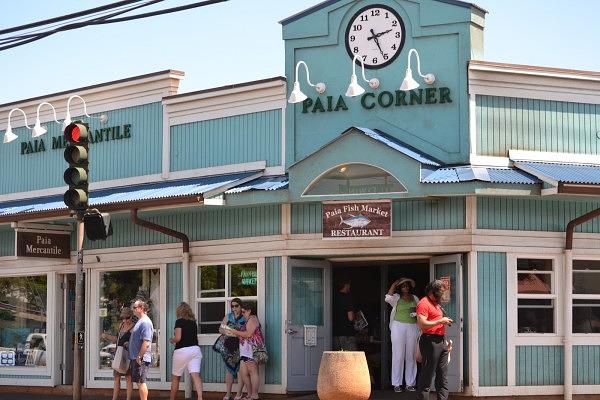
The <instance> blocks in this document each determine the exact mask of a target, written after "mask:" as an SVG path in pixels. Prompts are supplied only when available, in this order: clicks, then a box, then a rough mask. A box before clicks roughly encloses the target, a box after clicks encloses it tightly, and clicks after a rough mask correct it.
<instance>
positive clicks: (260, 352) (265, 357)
mask: <svg viewBox="0 0 600 400" xmlns="http://www.w3.org/2000/svg"><path fill="white" fill-rule="evenodd" d="M252 358H253V359H254V362H256V363H257V364H260V365H262V364H266V363H267V361H269V353H267V349H266V348H265V347H264V346H262V347H259V346H254V345H253V346H252Z"/></svg>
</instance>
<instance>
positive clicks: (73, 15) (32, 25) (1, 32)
mask: <svg viewBox="0 0 600 400" xmlns="http://www.w3.org/2000/svg"><path fill="white" fill-rule="evenodd" d="M139 1H142V0H123V1H119V2H117V3H112V4H107V5H105V6H100V7H95V8H90V9H88V10H83V11H78V12H76V13H71V14H66V15H62V16H60V17H54V18H50V19H45V20H42V21H37V22H32V23H29V24H25V25H20V26H15V27H13V28H7V29H2V30H0V35H4V34H5V33H12V32H18V31H22V30H24V29H29V28H36V27H38V26H43V25H48V24H51V23H54V22H60V21H64V20H67V19H73V18H77V17H81V16H84V15H89V14H94V13H96V12H99V11H105V10H109V9H112V8H116V7H119V6H122V5H127V4H131V3H137V2H139Z"/></svg>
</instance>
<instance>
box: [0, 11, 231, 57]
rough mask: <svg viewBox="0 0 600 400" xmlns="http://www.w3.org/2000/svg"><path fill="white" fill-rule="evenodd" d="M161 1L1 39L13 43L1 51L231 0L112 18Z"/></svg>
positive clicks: (0, 48)
mask: <svg viewBox="0 0 600 400" xmlns="http://www.w3.org/2000/svg"><path fill="white" fill-rule="evenodd" d="M160 1H164V0H153V1H150V2H148V3H146V4H143V5H139V6H135V7H131V9H128V10H125V11H119V12H115V13H113V14H110V15H108V16H104V17H101V18H95V19H92V20H89V21H85V22H79V23H73V24H68V25H64V26H61V27H59V28H56V29H53V30H50V31H46V32H41V33H38V34H35V35H34V36H31V37H30V36H29V35H23V36H22V37H12V38H6V39H4V41H2V40H0V42H3V43H12V44H5V45H0V51H3V50H8V49H11V48H14V47H18V46H22V45H24V44H27V43H31V42H35V41H37V40H40V39H43V38H45V37H48V36H50V35H53V34H55V33H58V32H64V31H68V30H73V29H78V28H82V27H85V26H89V25H102V24H111V23H117V22H124V21H131V20H135V19H142V18H148V17H153V16H157V15H163V14H170V13H174V12H179V11H183V10H189V9H192V8H198V7H204V6H208V5H212V4H217V3H223V2H226V1H229V0H205V1H201V2H197V3H193V4H189V5H185V6H179V7H172V8H167V9H163V10H158V11H152V12H148V13H143V14H137V15H132V16H129V17H122V18H113V19H111V18H112V17H115V16H117V15H121V14H124V13H126V12H129V11H132V10H133V9H136V8H141V7H145V6H148V5H151V4H154V3H158V2H160ZM14 42H16V43H14Z"/></svg>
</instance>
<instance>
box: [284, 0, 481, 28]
mask: <svg viewBox="0 0 600 400" xmlns="http://www.w3.org/2000/svg"><path fill="white" fill-rule="evenodd" d="M338 1H340V0H326V1H323V2H322V3H319V4H315V5H314V6H312V7H309V8H307V9H305V10H303V11H300V12H297V13H296V14H294V15H291V16H289V17H287V18H284V19H282V20H281V21H279V23H280V24H281V25H287V24H289V23H291V22H294V21H297V20H299V19H301V18H304V17H305V16H307V15H309V14H312V13H314V12H316V11H318V10H321V9H323V8H325V7H328V6H330V5H332V4H335V3H337V2H338ZM435 1H438V2H440V3H446V4H451V5H453V6H459V7H463V8H475V9H477V10H479V11H482V12H484V13H486V14H487V13H488V12H487V11H486V10H485V9H483V8H481V7H479V6H478V5H477V4H474V3H468V2H466V1H460V0H435Z"/></svg>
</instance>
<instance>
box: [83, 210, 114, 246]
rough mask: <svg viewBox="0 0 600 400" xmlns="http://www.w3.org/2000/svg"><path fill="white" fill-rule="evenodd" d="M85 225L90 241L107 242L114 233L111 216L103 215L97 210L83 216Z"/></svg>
mask: <svg viewBox="0 0 600 400" xmlns="http://www.w3.org/2000/svg"><path fill="white" fill-rule="evenodd" d="M83 224H84V226H85V235H86V236H87V238H88V239H89V240H106V238H107V237H109V236H110V235H112V233H113V230H112V224H111V223H110V214H109V213H101V212H100V211H98V210H96V209H95V208H94V209H91V210H87V211H86V212H85V214H83Z"/></svg>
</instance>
